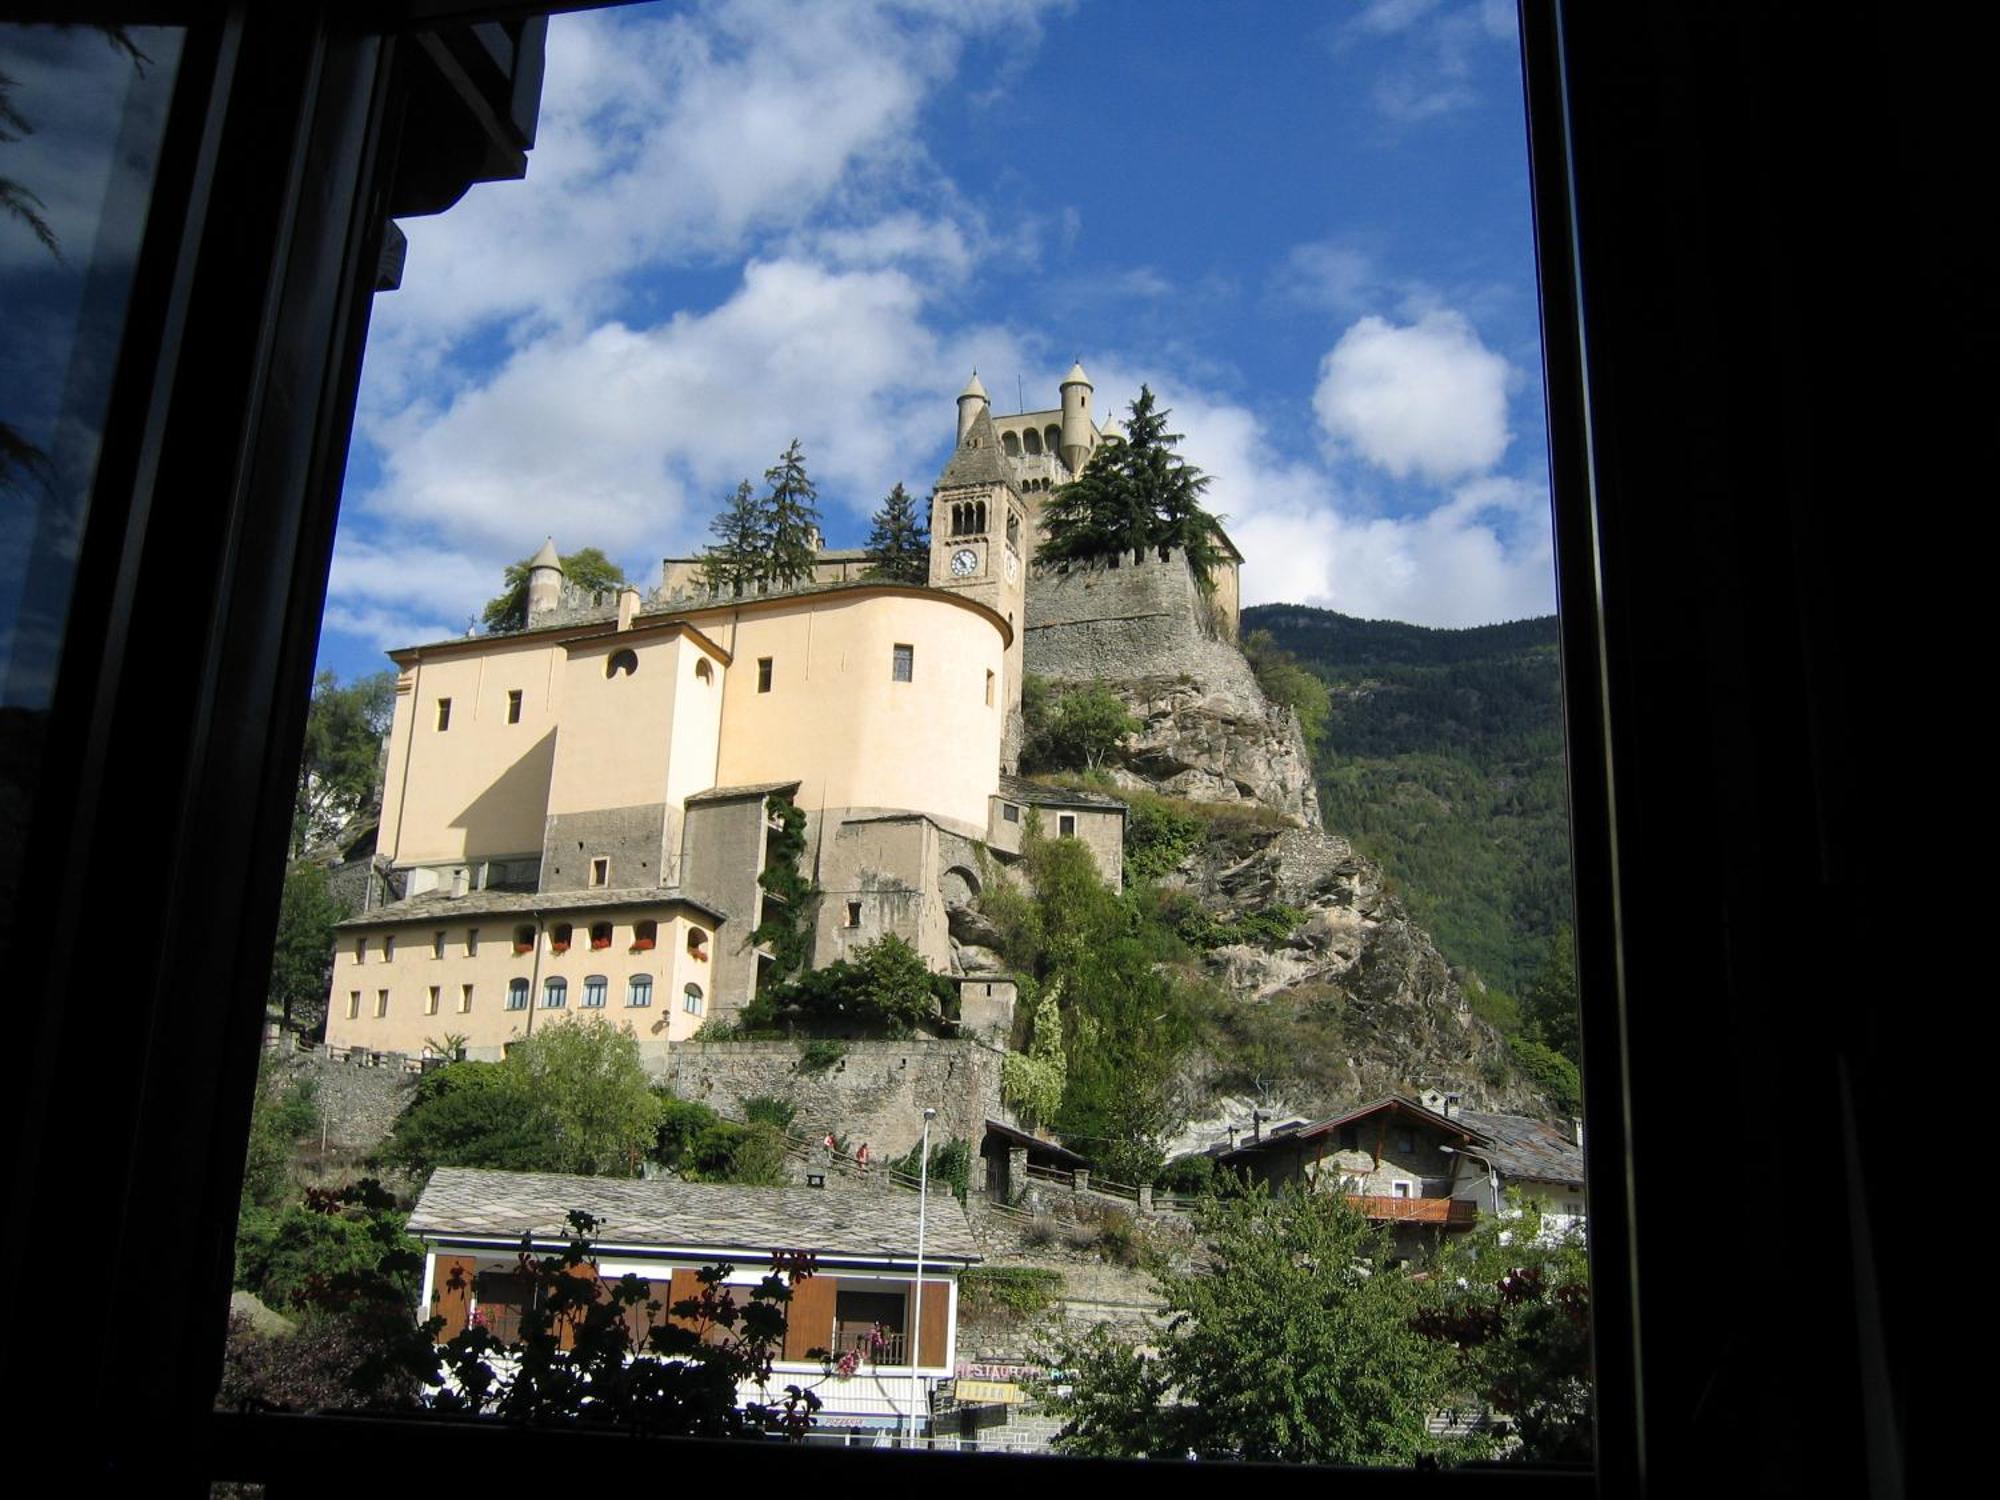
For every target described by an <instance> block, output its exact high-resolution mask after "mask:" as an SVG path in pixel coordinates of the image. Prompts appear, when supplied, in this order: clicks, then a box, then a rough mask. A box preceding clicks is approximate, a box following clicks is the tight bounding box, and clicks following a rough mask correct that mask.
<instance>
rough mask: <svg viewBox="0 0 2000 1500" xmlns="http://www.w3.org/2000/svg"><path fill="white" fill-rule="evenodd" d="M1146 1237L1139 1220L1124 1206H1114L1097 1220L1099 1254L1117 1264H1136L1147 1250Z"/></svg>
mask: <svg viewBox="0 0 2000 1500" xmlns="http://www.w3.org/2000/svg"><path fill="white" fill-rule="evenodd" d="M1145 1245H1146V1241H1145V1237H1144V1235H1143V1234H1142V1233H1141V1232H1140V1229H1139V1221H1138V1220H1137V1219H1135V1218H1134V1217H1133V1216H1132V1215H1131V1214H1129V1213H1127V1212H1126V1211H1125V1210H1124V1209H1122V1208H1114V1209H1112V1210H1110V1211H1109V1212H1108V1213H1106V1214H1105V1215H1104V1217H1103V1218H1102V1219H1100V1220H1098V1222H1097V1254H1098V1258H1099V1259H1100V1260H1106V1261H1109V1262H1110V1263H1111V1264H1112V1265H1115V1266H1136V1265H1138V1264H1139V1261H1140V1259H1141V1258H1142V1256H1143V1255H1144V1252H1145Z"/></svg>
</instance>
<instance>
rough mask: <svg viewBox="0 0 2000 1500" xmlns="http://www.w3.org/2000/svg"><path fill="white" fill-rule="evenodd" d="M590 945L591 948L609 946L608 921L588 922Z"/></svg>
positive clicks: (609, 931)
mask: <svg viewBox="0 0 2000 1500" xmlns="http://www.w3.org/2000/svg"><path fill="white" fill-rule="evenodd" d="M590 946H591V947H593V948H609V947H610V946H611V924H610V923H609V922H592V923H591V924H590Z"/></svg>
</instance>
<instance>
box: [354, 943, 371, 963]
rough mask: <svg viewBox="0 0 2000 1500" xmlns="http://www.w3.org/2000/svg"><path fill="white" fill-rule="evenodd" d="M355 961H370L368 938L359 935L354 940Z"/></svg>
mask: <svg viewBox="0 0 2000 1500" xmlns="http://www.w3.org/2000/svg"><path fill="white" fill-rule="evenodd" d="M354 961H355V962H356V963H358V964H365V963H367V962H368V939H367V938H365V937H358V938H356V939H355V940H354Z"/></svg>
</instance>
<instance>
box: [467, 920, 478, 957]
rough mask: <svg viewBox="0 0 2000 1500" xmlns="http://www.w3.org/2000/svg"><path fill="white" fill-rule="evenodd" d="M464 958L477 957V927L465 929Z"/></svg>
mask: <svg viewBox="0 0 2000 1500" xmlns="http://www.w3.org/2000/svg"><path fill="white" fill-rule="evenodd" d="M465 956H466V957H467V958H477V957H479V929H478V928H477V927H468V928H466V929H465Z"/></svg>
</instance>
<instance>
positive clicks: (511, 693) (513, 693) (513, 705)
mask: <svg viewBox="0 0 2000 1500" xmlns="http://www.w3.org/2000/svg"><path fill="white" fill-rule="evenodd" d="M507 722H508V723H509V724H518V723H520V722H521V690H520V689H519V688H509V689H507Z"/></svg>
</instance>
